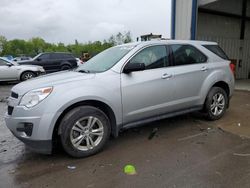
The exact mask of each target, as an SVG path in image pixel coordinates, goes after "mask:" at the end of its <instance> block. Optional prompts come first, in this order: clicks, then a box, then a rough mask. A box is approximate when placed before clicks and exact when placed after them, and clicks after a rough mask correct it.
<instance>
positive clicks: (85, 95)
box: [5, 40, 234, 157]
mask: <svg viewBox="0 0 250 188" xmlns="http://www.w3.org/2000/svg"><path fill="white" fill-rule="evenodd" d="M233 89H234V76H233V73H232V71H231V69H230V61H229V60H228V58H227V56H226V54H225V53H224V52H223V51H222V50H221V49H220V47H219V46H218V45H217V44H216V43H214V42H201V41H171V40H169V41H151V42H140V43H130V44H125V45H120V46H116V47H112V48H109V49H107V50H105V51H104V52H102V53H100V54H98V55H97V56H95V57H93V58H92V59H90V60H89V61H87V62H86V63H85V64H83V65H82V66H80V67H79V68H77V69H75V70H73V71H64V72H61V73H55V74H50V75H47V76H43V77H41V78H35V79H32V80H30V81H26V82H24V83H20V84H18V85H16V86H15V87H13V89H12V93H11V96H10V98H9V101H8V112H7V114H6V117H5V120H6V124H7V126H8V128H9V129H10V130H11V132H12V133H13V134H14V135H15V136H16V137H17V138H19V139H20V140H21V141H23V142H24V143H25V144H27V145H28V146H29V147H30V148H32V149H33V150H35V151H37V152H41V153H51V151H52V148H53V147H52V146H54V144H53V143H54V141H55V140H57V139H59V140H60V141H61V144H62V146H63V148H64V150H65V151H66V152H67V153H68V154H69V155H71V156H73V157H86V156H89V155H93V154H95V153H97V152H99V151H100V150H101V149H102V148H103V147H104V145H105V143H106V142H107V141H108V139H109V137H110V136H111V135H112V136H114V137H117V136H118V133H119V132H120V131H121V130H123V129H127V128H130V127H134V126H138V125H139V124H145V123H148V122H151V121H155V120H160V119H163V118H167V117H170V116H176V115H180V114H184V113H188V112H193V111H202V112H203V113H205V114H206V117H207V118H208V119H209V120H217V119H219V118H221V117H222V116H223V114H224V113H225V111H226V109H227V108H228V106H229V99H230V97H231V96H232V94H233Z"/></svg>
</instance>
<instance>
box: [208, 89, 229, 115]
mask: <svg viewBox="0 0 250 188" xmlns="http://www.w3.org/2000/svg"><path fill="white" fill-rule="evenodd" d="M228 102H229V101H228V96H227V94H226V92H225V90H224V89H222V88H220V87H213V88H212V89H211V90H210V91H209V93H208V96H207V98H206V102H205V111H206V117H207V119H209V120H217V119H220V118H221V117H222V116H223V115H224V113H225V111H226V109H227V106H228Z"/></svg>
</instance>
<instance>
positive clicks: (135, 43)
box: [119, 40, 218, 46]
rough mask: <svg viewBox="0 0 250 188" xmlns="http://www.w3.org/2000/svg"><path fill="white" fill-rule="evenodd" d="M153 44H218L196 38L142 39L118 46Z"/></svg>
mask: <svg viewBox="0 0 250 188" xmlns="http://www.w3.org/2000/svg"><path fill="white" fill-rule="evenodd" d="M154 44H193V45H196V44H199V45H218V44H217V43H216V42H211V41H198V40H153V41H142V42H132V43H127V44H122V45H119V46H139V45H140V46H147V45H154Z"/></svg>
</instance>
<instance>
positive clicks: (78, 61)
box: [76, 58, 84, 67]
mask: <svg viewBox="0 0 250 188" xmlns="http://www.w3.org/2000/svg"><path fill="white" fill-rule="evenodd" d="M76 61H77V66H78V67H79V66H81V65H82V64H83V63H84V62H83V61H82V60H81V59H80V58H76Z"/></svg>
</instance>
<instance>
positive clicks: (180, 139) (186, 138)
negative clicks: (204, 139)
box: [178, 132, 205, 141]
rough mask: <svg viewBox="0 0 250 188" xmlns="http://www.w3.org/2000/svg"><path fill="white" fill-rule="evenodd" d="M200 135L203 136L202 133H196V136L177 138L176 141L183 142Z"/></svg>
mask: <svg viewBox="0 0 250 188" xmlns="http://www.w3.org/2000/svg"><path fill="white" fill-rule="evenodd" d="M201 135H205V133H204V132H202V133H198V134H194V135H190V136H186V137H184V138H179V139H178V141H184V140H188V139H192V138H194V137H197V136H201Z"/></svg>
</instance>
